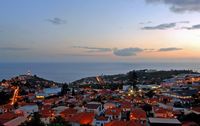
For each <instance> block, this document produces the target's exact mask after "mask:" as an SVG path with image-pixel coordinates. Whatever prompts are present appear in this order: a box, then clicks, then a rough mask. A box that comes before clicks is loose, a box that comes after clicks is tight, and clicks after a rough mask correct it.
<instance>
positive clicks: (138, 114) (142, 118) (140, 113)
mask: <svg viewBox="0 0 200 126" xmlns="http://www.w3.org/2000/svg"><path fill="white" fill-rule="evenodd" d="M146 118H147V116H146V112H145V111H144V110H142V109H140V108H137V109H133V110H132V111H131V112H130V120H135V121H138V122H140V123H141V124H145V123H146V121H147V120H146Z"/></svg>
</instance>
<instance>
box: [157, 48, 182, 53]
mask: <svg viewBox="0 0 200 126" xmlns="http://www.w3.org/2000/svg"><path fill="white" fill-rule="evenodd" d="M178 50H183V49H182V48H176V47H169V48H160V49H159V50H158V51H159V52H169V51H178Z"/></svg>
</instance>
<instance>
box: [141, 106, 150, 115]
mask: <svg viewBox="0 0 200 126" xmlns="http://www.w3.org/2000/svg"><path fill="white" fill-rule="evenodd" d="M142 109H143V110H144V111H145V112H147V114H148V115H149V113H150V111H151V110H152V106H151V105H149V104H145V105H144V106H142Z"/></svg>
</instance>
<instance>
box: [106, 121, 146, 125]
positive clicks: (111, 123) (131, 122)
mask: <svg viewBox="0 0 200 126" xmlns="http://www.w3.org/2000/svg"><path fill="white" fill-rule="evenodd" d="M104 126H142V125H141V124H140V123H137V122H135V121H133V120H132V121H120V120H114V121H111V122H109V123H106V124H105V125H104Z"/></svg>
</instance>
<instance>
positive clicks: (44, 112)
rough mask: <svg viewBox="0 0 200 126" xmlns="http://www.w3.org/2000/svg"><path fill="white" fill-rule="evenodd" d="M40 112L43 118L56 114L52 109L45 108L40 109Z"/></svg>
mask: <svg viewBox="0 0 200 126" xmlns="http://www.w3.org/2000/svg"><path fill="white" fill-rule="evenodd" d="M40 114H41V117H42V118H48V117H52V116H54V115H55V112H54V110H52V109H44V110H41V111H40Z"/></svg>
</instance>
